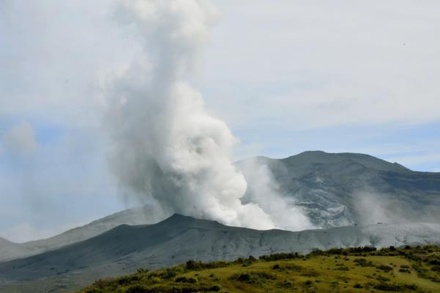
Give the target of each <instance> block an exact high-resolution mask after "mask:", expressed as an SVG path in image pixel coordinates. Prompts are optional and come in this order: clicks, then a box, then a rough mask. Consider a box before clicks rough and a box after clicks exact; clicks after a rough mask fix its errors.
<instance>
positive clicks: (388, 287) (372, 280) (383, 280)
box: [80, 245, 440, 293]
mask: <svg viewBox="0 0 440 293" xmlns="http://www.w3.org/2000/svg"><path fill="white" fill-rule="evenodd" d="M80 292H81V293H92V292H93V293H99V292H126V293H143V292H164V293H165V292H166V293H168V292H170V293H171V292H231V293H232V292H440V247H439V246H431V245H430V246H422V247H419V246H418V247H404V248H394V247H389V248H386V249H381V250H376V249H375V248H370V247H365V248H350V249H332V250H329V251H325V252H324V251H314V252H312V253H310V254H308V255H305V256H303V255H298V254H296V253H288V254H273V255H269V256H263V257H260V258H259V259H255V258H253V257H250V258H247V259H238V260H236V261H235V262H229V263H226V262H212V263H200V262H196V261H188V262H187V263H186V264H183V265H179V266H175V267H172V268H167V269H163V270H155V271H148V270H142V269H140V270H138V272H137V273H135V274H132V275H128V276H124V277H120V278H115V279H108V280H98V281H96V282H95V283H94V284H93V285H91V286H90V287H87V288H85V289H83V290H81V291H80Z"/></svg>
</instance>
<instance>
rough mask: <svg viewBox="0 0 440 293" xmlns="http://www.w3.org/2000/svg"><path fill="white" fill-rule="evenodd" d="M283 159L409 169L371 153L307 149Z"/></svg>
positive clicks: (380, 169) (397, 170)
mask: <svg viewBox="0 0 440 293" xmlns="http://www.w3.org/2000/svg"><path fill="white" fill-rule="evenodd" d="M282 161H283V162H284V163H285V164H287V165H292V166H293V165H297V166H301V165H313V164H322V165H328V164H332V165H335V164H347V163H353V164H360V165H362V166H364V167H365V168H368V169H373V170H377V171H393V172H407V171H410V170H409V169H407V168H405V167H404V166H402V165H399V164H397V163H390V162H388V161H385V160H382V159H379V158H376V157H374V156H371V155H366V154H360V153H326V152H324V151H306V152H303V153H300V154H298V155H295V156H291V157H288V158H285V159H282Z"/></svg>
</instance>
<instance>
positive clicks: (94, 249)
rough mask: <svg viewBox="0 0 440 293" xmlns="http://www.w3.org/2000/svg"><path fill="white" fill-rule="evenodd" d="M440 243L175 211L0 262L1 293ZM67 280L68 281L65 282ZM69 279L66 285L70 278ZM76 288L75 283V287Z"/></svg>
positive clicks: (418, 234) (433, 228)
mask: <svg viewBox="0 0 440 293" xmlns="http://www.w3.org/2000/svg"><path fill="white" fill-rule="evenodd" d="M426 243H440V224H434V223H413V224H375V225H369V226H365V227H360V226H350V227H334V228H330V229H318V230H305V231H300V232H291V231H284V230H278V229H273V230H266V231H259V230H252V229H248V228H239V227H230V226H225V225H222V224H220V223H218V222H215V221H209V220H200V219H195V218H192V217H188V216H182V215H178V214H174V215H172V216H171V217H169V218H167V219H165V220H164V221H161V222H159V223H157V224H151V225H137V226H130V225H120V226H118V227H115V228H113V229H111V230H109V231H107V232H104V233H102V234H100V235H98V236H95V237H93V238H90V239H87V240H84V241H81V242H78V243H73V244H70V245H67V246H64V247H61V248H58V249H55V250H51V251H48V252H45V253H42V254H38V255H35V256H31V257H28V258H22V259H17V260H12V261H8V262H3V263H0V292H8V286H9V285H11V284H17V283H19V284H20V283H23V284H24V283H26V284H28V282H55V283H57V284H64V285H63V286H74V284H73V283H70V282H73V280H76V281H77V282H78V284H77V286H80V285H84V283H81V282H84V281H87V282H91V281H93V280H95V279H97V278H101V277H109V276H116V275H119V274H126V273H127V272H133V271H135V270H136V269H138V268H140V267H143V268H161V267H166V266H170V265H175V264H180V263H184V262H186V261H188V260H190V259H193V260H201V261H215V260H233V259H236V258H238V257H249V256H251V255H252V256H254V257H258V256H261V255H266V254H272V253H281V252H301V253H307V252H310V251H311V250H313V249H320V250H326V249H329V248H334V247H354V246H356V247H358V246H371V245H373V246H376V247H385V246H390V245H394V246H402V245H418V244H426ZM63 282H64V283H63ZM66 282H67V283H66ZM75 286H76V285H75Z"/></svg>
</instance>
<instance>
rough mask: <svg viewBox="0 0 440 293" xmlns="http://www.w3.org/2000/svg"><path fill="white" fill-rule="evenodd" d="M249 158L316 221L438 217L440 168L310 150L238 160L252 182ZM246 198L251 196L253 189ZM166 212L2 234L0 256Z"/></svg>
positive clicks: (31, 251) (50, 246)
mask: <svg viewBox="0 0 440 293" xmlns="http://www.w3.org/2000/svg"><path fill="white" fill-rule="evenodd" d="M249 162H251V163H252V164H253V165H252V166H253V167H254V165H255V164H254V163H256V164H257V166H260V167H261V166H263V167H265V168H267V169H268V170H269V171H270V172H269V173H271V174H272V177H273V181H274V182H275V183H276V184H275V185H276V192H277V193H279V194H281V196H283V197H284V198H285V199H286V204H290V205H295V206H297V207H300V208H301V209H302V210H303V211H304V213H305V214H306V215H307V216H308V218H309V219H310V221H311V222H312V223H313V224H314V225H315V226H316V227H323V228H329V227H340V226H353V225H370V224H376V223H378V222H381V223H408V222H437V223H438V222H440V219H439V218H440V173H429V172H414V171H411V170H409V169H407V168H405V167H403V166H401V165H399V164H397V163H389V162H386V161H384V160H380V159H378V158H375V157H372V156H369V155H363V154H352V153H341V154H329V153H325V152H320V151H311V152H304V153H301V154H299V155H296V156H292V157H289V158H285V159H280V160H278V159H270V158H266V157H257V158H254V159H250V160H245V161H241V162H238V163H237V167H238V168H239V169H241V170H242V172H243V173H244V175H245V176H246V177H247V179H248V183H249V186H251V187H252V186H257V185H258V182H255V179H254V178H253V177H252V176H250V174H249V172H250V171H252V170H254V168H246V165H247V164H248V163H249ZM257 178H258V177H257ZM246 198H248V199H249V198H252V196H251V194H249V192H248V194H247V195H246V196H245V200H246ZM166 216H167V215H160V214H158V212H157V211H156V210H155V209H154V208H153V207H151V206H146V207H144V208H140V209H131V210H126V211H122V212H119V213H116V214H114V215H110V216H108V217H105V218H102V219H99V220H96V221H94V222H91V223H90V224H88V225H85V226H82V227H78V228H75V229H72V230H69V231H67V232H65V233H62V234H60V235H57V236H55V237H52V238H49V239H43V240H38V241H31V242H27V243H23V244H17V243H12V242H9V241H7V240H5V239H0V261H5V260H11V259H16V258H21V257H27V256H31V255H35V254H39V253H42V252H45V251H49V250H54V249H57V248H61V247H63V246H65V245H69V244H73V243H76V242H79V241H83V240H87V239H89V238H92V237H94V236H97V235H99V234H101V233H103V232H106V231H108V230H110V229H112V228H114V227H117V226H119V225H121V224H128V225H141V224H152V223H157V222H159V221H160V220H163V219H164V217H166ZM292 216H294V215H292Z"/></svg>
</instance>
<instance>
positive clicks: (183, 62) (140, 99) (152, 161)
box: [106, 0, 274, 229]
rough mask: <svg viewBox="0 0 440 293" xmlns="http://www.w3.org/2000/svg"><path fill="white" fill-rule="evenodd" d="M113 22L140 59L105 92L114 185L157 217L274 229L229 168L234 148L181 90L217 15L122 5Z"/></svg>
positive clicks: (160, 5)
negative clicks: (136, 41) (155, 210)
mask: <svg viewBox="0 0 440 293" xmlns="http://www.w3.org/2000/svg"><path fill="white" fill-rule="evenodd" d="M120 9H121V10H120V11H119V13H118V17H119V19H120V20H122V21H123V22H124V25H125V26H127V28H128V29H129V30H130V31H131V32H132V33H134V34H138V36H139V37H140V38H141V40H142V42H143V44H144V52H143V54H142V56H139V57H138V58H137V59H136V60H133V63H132V64H131V66H130V67H129V68H127V69H126V70H125V71H124V72H123V73H121V74H120V75H119V76H118V77H117V78H116V79H114V80H113V81H112V82H110V83H109V84H108V87H107V94H106V96H107V106H108V109H107V110H108V112H107V120H106V125H107V126H108V130H109V134H110V137H111V143H112V146H111V155H110V164H111V167H112V170H113V172H114V174H115V175H116V177H117V179H118V180H119V183H120V184H121V185H122V186H123V187H124V188H126V189H127V190H128V191H130V192H131V193H135V194H137V196H138V197H140V199H141V200H142V201H148V200H152V201H154V202H157V203H158V204H159V205H160V206H161V208H162V209H163V210H164V212H168V213H169V212H178V213H182V214H185V215H191V216H194V217H198V218H206V219H212V220H218V221H220V222H223V223H226V224H230V225H239V226H247V227H252V228H257V229H268V228H272V227H274V224H273V222H272V220H271V219H270V217H269V215H267V214H266V213H265V212H264V211H263V210H262V209H261V207H259V206H258V205H257V204H255V203H248V204H242V203H241V200H240V198H241V197H242V196H243V195H244V193H245V191H246V188H247V183H246V180H245V179H244V177H243V175H242V174H241V173H239V172H238V171H237V170H236V169H235V167H234V165H233V164H232V162H231V159H230V157H231V149H232V147H233V145H234V144H235V143H236V139H235V138H234V136H233V135H232V133H231V131H230V130H229V128H228V126H227V125H226V124H225V123H224V122H223V121H222V120H220V119H218V118H216V117H214V116H212V115H210V114H209V113H208V112H207V111H206V109H205V104H204V101H203V98H202V96H201V94H200V93H199V92H197V91H196V90H195V89H194V88H193V87H192V86H191V85H190V83H189V82H188V79H190V77H191V76H192V74H193V73H194V71H195V70H196V68H197V63H198V60H199V59H198V56H199V55H200V53H201V49H202V47H203V45H204V44H205V43H206V41H207V39H208V36H209V27H210V26H211V25H212V24H213V23H214V22H215V20H216V18H217V11H216V10H215V8H214V7H213V6H212V5H211V4H210V2H208V1H194V0H182V1H123V2H121V6H120Z"/></svg>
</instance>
